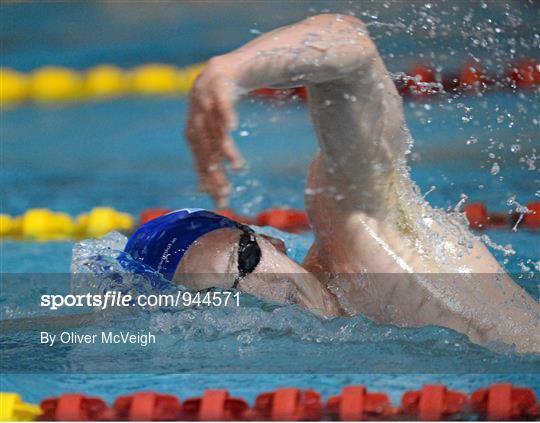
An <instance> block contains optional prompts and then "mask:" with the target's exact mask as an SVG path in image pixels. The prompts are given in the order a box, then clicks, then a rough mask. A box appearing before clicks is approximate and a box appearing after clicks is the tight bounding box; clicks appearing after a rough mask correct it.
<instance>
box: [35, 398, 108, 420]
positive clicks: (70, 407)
mask: <svg viewBox="0 0 540 423" xmlns="http://www.w3.org/2000/svg"><path fill="white" fill-rule="evenodd" d="M40 406H41V409H42V410H43V414H42V415H41V416H40V417H39V418H38V420H42V421H90V420H100V419H101V416H102V413H103V412H104V411H105V410H106V409H107V404H106V403H105V401H103V400H102V399H101V398H98V397H90V396H86V395H82V394H64V395H61V396H60V397H58V398H49V399H45V400H43V401H41V404H40Z"/></svg>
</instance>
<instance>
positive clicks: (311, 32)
mask: <svg viewBox="0 0 540 423" xmlns="http://www.w3.org/2000/svg"><path fill="white" fill-rule="evenodd" d="M377 57H378V54H377V50H376V47H375V45H374V44H373V42H372V41H371V39H370V38H369V36H368V35H367V32H366V31H365V28H364V25H363V24H362V22H361V21H360V20H358V19H356V18H354V17H351V16H339V15H319V16H314V17H311V18H308V19H306V20H304V21H301V22H299V23H297V24H294V25H290V26H286V27H283V28H279V29H276V30H274V31H272V32H270V33H267V34H265V35H263V36H261V37H258V38H257V39H255V40H253V41H251V42H250V43H248V44H246V45H245V46H243V47H241V48H239V49H237V50H235V51H233V52H231V53H228V54H225V55H222V56H218V57H215V58H213V59H211V60H210V61H209V62H208V64H207V66H206V67H205V69H204V70H203V72H202V73H201V75H200V76H199V78H198V79H197V81H196V83H195V85H194V87H193V89H192V91H191V95H190V97H191V98H190V109H189V117H188V123H187V127H186V138H187V140H188V142H189V144H190V146H191V148H192V151H193V153H194V156H195V160H196V165H197V171H198V173H199V177H200V183H201V187H200V188H201V189H202V190H203V191H207V192H209V193H210V194H211V195H212V197H213V198H214V200H215V201H216V203H217V206H218V207H225V206H227V203H228V197H229V194H230V185H229V182H228V179H227V176H226V174H225V172H224V168H223V160H226V161H228V162H230V163H231V167H232V168H233V169H238V168H241V167H242V166H243V163H244V162H243V159H242V156H241V155H240V153H239V152H238V150H237V149H236V147H235V145H234V142H233V141H232V139H231V138H230V136H229V132H230V130H232V129H233V128H234V127H235V126H236V116H235V112H234V103H235V101H236V99H237V97H238V95H240V94H243V93H246V92H248V91H250V90H253V89H255V88H260V87H264V86H285V85H291V84H293V85H301V84H308V85H313V84H319V83H323V82H328V81H337V80H339V79H340V78H346V77H347V75H349V76H350V74H351V72H353V71H355V70H359V69H361V68H362V67H363V66H366V65H368V64H369V63H370V62H371V61H373V60H377V59H376V58H377ZM379 60H380V59H379Z"/></svg>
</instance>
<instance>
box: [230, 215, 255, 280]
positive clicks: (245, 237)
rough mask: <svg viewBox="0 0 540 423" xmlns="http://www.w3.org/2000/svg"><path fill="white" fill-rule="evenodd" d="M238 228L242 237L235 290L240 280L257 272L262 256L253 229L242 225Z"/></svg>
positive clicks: (239, 245) (239, 244)
mask: <svg viewBox="0 0 540 423" xmlns="http://www.w3.org/2000/svg"><path fill="white" fill-rule="evenodd" d="M237 227H238V229H240V230H241V231H242V235H240V240H239V241H238V276H236V279H235V280H234V284H233V286H232V287H233V288H237V287H238V284H239V283H240V280H241V279H242V278H243V277H245V276H246V275H249V274H250V273H251V272H253V271H254V270H255V268H256V267H257V265H258V264H259V262H260V261H261V255H262V254H261V248H260V247H259V244H258V243H257V238H256V237H255V232H254V231H253V229H251V228H250V227H249V226H247V225H242V224H241V223H239V224H238V225H237Z"/></svg>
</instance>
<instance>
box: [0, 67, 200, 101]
mask: <svg viewBox="0 0 540 423" xmlns="http://www.w3.org/2000/svg"><path fill="white" fill-rule="evenodd" d="M203 67H204V64H195V65H191V66H187V67H185V68H178V67H176V66H173V65H166V64H160V63H151V64H145V65H141V66H138V67H136V68H133V69H130V70H124V69H121V68H118V67H116V66H113V65H99V66H96V67H93V68H91V69H88V70H87V71H85V72H78V71H75V70H72V69H68V68H64V67H58V66H45V67H42V68H38V69H36V70H35V71H33V72H31V73H29V74H25V73H21V72H17V71H15V70H13V69H9V68H0V105H1V107H2V108H8V107H14V106H16V105H18V104H20V103H22V102H25V101H33V102H35V103H39V104H47V103H63V102H64V103H65V102H73V101H83V100H92V99H94V100H103V99H110V98H117V97H122V96H126V95H143V96H155V95H185V94H187V93H188V92H189V90H190V88H191V86H192V85H193V82H194V81H195V79H196V78H197V76H198V75H199V73H200V72H201V70H202V68H203Z"/></svg>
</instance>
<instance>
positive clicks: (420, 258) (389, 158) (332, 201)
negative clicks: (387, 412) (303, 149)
mask: <svg viewBox="0 0 540 423" xmlns="http://www.w3.org/2000/svg"><path fill="white" fill-rule="evenodd" d="M298 85H305V86H306V87H307V90H308V99H309V101H308V105H309V111H310V114H311V118H312V121H313V125H314V127H315V131H316V134H317V139H318V143H319V152H318V153H317V155H316V156H315V158H314V159H313V161H312V163H311V166H310V170H309V175H308V186H307V189H306V192H305V195H306V196H305V203H306V211H307V213H308V216H309V219H310V222H311V225H312V227H313V231H314V235H315V241H314V243H313V245H312V247H311V249H310V250H309V252H308V254H307V257H306V259H305V262H304V263H303V265H302V266H300V265H299V264H297V263H295V262H294V261H293V260H291V259H290V258H289V257H287V255H286V254H285V252H284V251H283V249H282V248H280V246H279V243H278V242H277V241H276V240H272V239H269V238H266V237H264V236H261V235H259V234H255V233H254V232H253V231H252V230H251V229H249V228H248V227H245V226H242V225H238V224H236V223H234V222H232V221H230V220H228V219H226V220H223V221H218V222H217V223H216V221H214V219H219V218H216V217H215V215H213V214H211V213H209V212H202V211H195V212H194V213H193V215H192V214H190V212H189V211H181V212H177V213H176V214H175V213H173V214H171V215H169V216H165V217H164V218H163V223H164V225H165V227H166V228H173V227H175V226H174V225H179V226H177V229H165V230H164V231H165V232H166V234H167V239H168V240H169V241H170V240H172V239H175V238H176V237H180V238H182V237H186V236H187V237H188V238H189V239H187V240H183V241H182V242H184V244H182V245H184V246H185V247H186V248H185V250H183V251H182V253H181V254H177V255H176V256H175V258H174V260H173V261H172V262H171V263H169V264H167V267H166V272H165V273H167V274H168V277H169V278H171V279H172V280H174V281H177V282H179V283H180V281H182V283H185V281H183V280H182V274H194V273H201V274H204V273H223V274H232V275H235V276H234V277H231V279H230V280H228V281H224V282H223V286H222V287H225V288H230V287H236V288H237V289H239V290H240V291H244V292H247V293H250V294H253V295H256V296H259V297H264V298H269V299H273V300H277V301H280V302H284V303H291V302H292V303H297V304H299V305H301V306H303V307H306V308H308V309H310V310H313V311H315V312H317V313H319V314H322V315H324V316H335V315H355V314H359V313H361V314H364V315H366V316H368V317H370V318H372V319H373V320H375V321H377V322H382V323H388V324H394V325H398V326H402V327H419V326H423V325H437V326H443V327H448V328H451V329H454V330H456V331H459V332H462V333H464V334H466V335H467V336H468V337H469V338H470V339H471V340H472V341H473V342H476V343H480V344H484V345H486V344H489V345H507V346H511V347H513V348H515V350H516V351H517V352H520V353H524V352H540V331H539V330H538V321H539V315H540V312H539V304H538V302H537V301H535V300H534V299H533V298H532V297H530V296H529V295H528V294H527V293H526V292H525V291H524V290H523V289H522V288H520V287H519V286H518V285H517V284H516V283H515V282H514V281H513V280H512V279H511V278H510V277H509V276H508V275H507V274H506V273H505V272H504V270H503V269H502V268H501V267H500V266H499V264H498V263H497V261H496V260H495V258H494V257H493V256H492V255H491V254H490V252H489V251H488V249H487V248H486V246H485V245H484V244H483V243H482V242H481V241H479V240H478V239H476V238H475V237H474V236H473V235H472V234H471V233H470V232H469V231H468V229H467V227H466V225H465V223H464V218H463V217H462V216H460V215H457V214H454V215H452V214H449V213H446V212H443V211H441V210H437V209H434V208H432V207H431V206H430V205H429V204H428V203H427V201H425V200H424V198H423V197H422V195H421V194H420V193H419V190H418V188H417V186H416V185H415V184H414V182H413V181H412V180H411V178H410V176H409V172H408V168H407V163H406V155H407V153H408V152H409V151H410V149H411V146H412V140H411V136H410V134H409V130H408V128H407V125H406V122H405V118H404V115H403V110H402V101H401V98H400V96H399V94H398V92H397V90H396V88H395V86H394V83H393V82H392V80H391V79H390V77H389V76H388V71H387V70H386V68H385V65H384V63H383V61H382V59H381V57H380V56H379V53H378V51H377V48H376V47H375V44H374V43H373V41H372V40H371V39H370V37H369V35H368V32H367V30H366V27H365V25H364V24H363V23H362V22H361V21H360V20H358V19H357V18H355V17H352V16H342V15H331V14H324V15H319V16H314V17H310V18H307V19H305V20H303V21H301V22H299V23H296V24H293V25H290V26H286V27H282V28H278V29H276V30H274V31H271V32H269V33H266V34H264V35H262V36H260V37H258V38H256V39H254V40H253V41H251V42H249V43H247V44H246V45H244V46H243V47H241V48H239V49H237V50H235V51H232V52H230V53H227V54H224V55H222V56H217V57H214V58H212V59H211V60H210V61H209V62H208V64H207V66H206V67H205V69H204V70H203V72H202V73H201V74H200V76H199V77H198V79H197V81H196V83H195V84H194V87H193V89H192V91H191V96H190V109H189V116H188V123H187V128H186V137H187V140H188V142H189V145H190V146H191V149H192V152H193V154H194V157H195V161H196V165H197V171H198V174H199V177H200V182H201V189H203V190H205V191H207V192H209V193H210V195H211V196H212V197H213V198H214V200H215V201H216V204H217V206H218V207H225V206H227V202H228V198H229V195H230V192H231V189H230V185H229V182H228V179H227V176H226V172H225V168H224V164H225V163H226V162H229V163H230V166H231V168H232V169H240V168H241V167H242V166H243V165H244V160H243V158H242V156H241V154H240V152H239V151H238V150H237V148H236V146H235V144H234V142H233V140H232V138H231V137H230V135H229V133H230V131H231V130H233V129H234V128H235V126H236V117H235V111H234V105H235V102H236V101H237V99H238V98H239V96H241V95H243V94H246V93H248V92H249V91H251V90H254V89H257V88H260V87H280V88H281V87H291V86H298ZM291 142H294V140H291ZM211 216H213V217H211ZM183 219H187V220H186V222H192V223H193V224H194V225H200V226H201V229H200V230H199V232H197V233H196V234H195V235H194V236H191V237H190V236H189V235H186V233H185V229H186V228H187V227H188V226H187V225H183V224H178V221H182V220H183ZM201 219H202V220H201ZM222 219H225V218H222ZM158 220H159V219H158ZM167 222H168V223H167ZM171 222H177V223H174V224H173V223H171ZM168 225H172V226H168ZM178 228H180V229H178ZM182 228H183V229H182ZM143 229H144V227H143ZM143 229H141V230H143ZM151 231H152V230H151ZM167 231H169V232H167ZM161 232H163V231H161ZM161 232H160V231H158V233H161ZM134 236H135V237H137V234H135V235H134ZM146 236H147V235H144V236H142V238H141V241H140V242H139V243H138V244H137V247H136V248H131V247H133V246H134V245H135V244H133V243H132V244H130V243H128V247H127V249H126V251H128V252H130V253H131V254H132V255H134V256H135V257H136V258H137V257H139V259H141V257H142V259H143V260H144V257H143V256H145V254H147V253H141V252H142V251H150V250H151V248H152V243H147V241H145V240H144V238H145V237H146ZM160 242H161V241H160ZM175 242H176V241H175ZM158 244H159V243H158ZM168 246H169V244H168V243H167V244H159V245H158V246H157V250H156V251H157V254H159V259H158V261H157V262H156V259H155V258H153V259H152V260H150V261H153V263H154V266H156V265H158V266H159V263H158V262H161V257H162V253H163V252H164V251H165V250H166V249H167V248H169V249H168V250H167V251H165V253H166V254H168V253H170V251H171V249H173V248H171V247H168ZM145 248H146V250H145ZM272 278H273V279H272ZM188 287H190V288H193V289H204V288H208V286H205V284H204V283H199V284H197V283H195V284H193V285H192V286H189V283H188Z"/></svg>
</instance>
